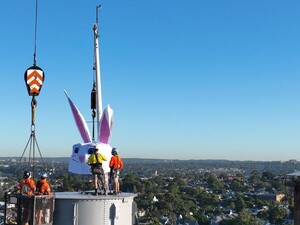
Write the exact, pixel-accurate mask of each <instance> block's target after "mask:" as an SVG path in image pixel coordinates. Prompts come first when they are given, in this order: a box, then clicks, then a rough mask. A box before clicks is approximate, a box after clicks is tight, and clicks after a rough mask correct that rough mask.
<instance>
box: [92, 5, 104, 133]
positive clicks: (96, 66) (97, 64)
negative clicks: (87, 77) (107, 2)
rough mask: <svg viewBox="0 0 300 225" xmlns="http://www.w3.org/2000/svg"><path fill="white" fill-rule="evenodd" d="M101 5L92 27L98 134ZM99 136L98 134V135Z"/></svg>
mask: <svg viewBox="0 0 300 225" xmlns="http://www.w3.org/2000/svg"><path fill="white" fill-rule="evenodd" d="M100 8H101V5H98V6H96V23H95V24H94V26H93V30H94V69H95V71H96V96H97V101H96V102H97V130H98V132H99V127H100V119H101V116H102V91H101V76H100V53H99V51H100V50H99V43H98V40H99V34H98V13H99V10H100ZM98 135H99V134H98Z"/></svg>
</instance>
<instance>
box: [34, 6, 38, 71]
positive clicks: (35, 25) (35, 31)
mask: <svg viewBox="0 0 300 225" xmlns="http://www.w3.org/2000/svg"><path fill="white" fill-rule="evenodd" d="M37 25H38V0H35V24H34V53H33V65H34V66H36V43H37Z"/></svg>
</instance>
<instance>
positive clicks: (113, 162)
mask: <svg viewBox="0 0 300 225" xmlns="http://www.w3.org/2000/svg"><path fill="white" fill-rule="evenodd" d="M109 167H110V168H111V169H113V170H115V169H119V170H121V169H123V162H122V159H121V157H120V156H118V155H114V156H112V157H111V159H110V162H109Z"/></svg>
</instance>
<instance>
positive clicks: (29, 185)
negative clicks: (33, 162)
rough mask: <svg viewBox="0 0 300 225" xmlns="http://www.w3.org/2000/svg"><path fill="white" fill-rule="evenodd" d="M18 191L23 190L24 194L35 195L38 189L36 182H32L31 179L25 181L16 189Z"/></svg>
mask: <svg viewBox="0 0 300 225" xmlns="http://www.w3.org/2000/svg"><path fill="white" fill-rule="evenodd" d="M16 189H17V190H20V189H21V193H22V194H27V195H33V193H34V192H35V189H36V187H35V184H34V180H32V179H31V178H26V179H23V180H21V182H20V183H19V185H18V186H17V187H16Z"/></svg>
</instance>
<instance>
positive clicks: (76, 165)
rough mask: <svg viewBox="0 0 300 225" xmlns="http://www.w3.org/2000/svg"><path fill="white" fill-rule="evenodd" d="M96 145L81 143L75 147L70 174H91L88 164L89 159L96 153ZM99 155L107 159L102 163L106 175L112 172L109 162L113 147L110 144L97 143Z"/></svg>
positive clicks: (70, 162) (70, 161) (71, 158)
mask: <svg viewBox="0 0 300 225" xmlns="http://www.w3.org/2000/svg"><path fill="white" fill-rule="evenodd" d="M94 146H95V143H79V144H75V145H73V151H72V155H71V157H70V160H69V172H71V173H75V174H91V171H90V166H89V165H88V164H87V161H88V158H89V157H90V155H91V154H92V153H93V151H94ZM96 146H97V148H98V153H101V154H102V155H104V156H105V157H106V158H107V161H103V162H102V167H103V170H104V172H105V173H108V172H109V171H110V168H109V161H110V158H111V150H112V147H111V146H110V145H108V144H103V143H97V144H96Z"/></svg>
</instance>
